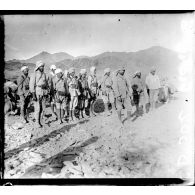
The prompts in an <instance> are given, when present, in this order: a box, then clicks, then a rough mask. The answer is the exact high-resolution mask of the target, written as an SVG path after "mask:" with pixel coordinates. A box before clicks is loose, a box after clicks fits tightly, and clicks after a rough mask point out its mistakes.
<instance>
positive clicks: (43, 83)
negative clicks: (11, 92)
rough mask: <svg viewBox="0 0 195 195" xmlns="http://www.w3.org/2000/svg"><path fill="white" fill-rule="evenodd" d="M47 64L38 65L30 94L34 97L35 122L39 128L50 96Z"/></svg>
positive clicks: (31, 82)
mask: <svg viewBox="0 0 195 195" xmlns="http://www.w3.org/2000/svg"><path fill="white" fill-rule="evenodd" d="M44 66H45V64H44V63H43V62H42V61H38V62H37V63H36V67H35V72H34V73H33V74H32V76H31V78H30V92H31V93H32V95H33V100H34V107H35V120H36V125H37V127H38V128H41V127H42V124H41V114H44V111H45V108H46V96H47V94H48V82H47V77H46V74H45V73H44Z"/></svg>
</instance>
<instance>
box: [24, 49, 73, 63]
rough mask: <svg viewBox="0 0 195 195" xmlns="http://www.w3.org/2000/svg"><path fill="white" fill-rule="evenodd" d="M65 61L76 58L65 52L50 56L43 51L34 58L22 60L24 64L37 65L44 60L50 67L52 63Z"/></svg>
mask: <svg viewBox="0 0 195 195" xmlns="http://www.w3.org/2000/svg"><path fill="white" fill-rule="evenodd" d="M65 59H74V57H73V56H71V55H69V54H67V53H65V52H59V53H54V54H50V53H48V52H46V51H43V52H41V53H39V54H37V55H36V56H33V57H32V58H29V59H27V60H22V62H25V63H34V64H35V63H36V62H37V61H39V60H42V61H44V62H45V64H46V65H50V64H52V63H56V62H59V61H62V60H65Z"/></svg>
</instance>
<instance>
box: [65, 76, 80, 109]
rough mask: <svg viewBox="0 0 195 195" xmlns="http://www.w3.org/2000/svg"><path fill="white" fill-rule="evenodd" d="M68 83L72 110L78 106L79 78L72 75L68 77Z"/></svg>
mask: <svg viewBox="0 0 195 195" xmlns="http://www.w3.org/2000/svg"><path fill="white" fill-rule="evenodd" d="M67 83H68V89H69V93H70V97H71V100H70V110H74V109H75V108H76V106H77V105H78V95H80V92H79V86H78V80H77V79H76V78H75V76H73V77H72V76H70V77H69V78H68V79H67Z"/></svg>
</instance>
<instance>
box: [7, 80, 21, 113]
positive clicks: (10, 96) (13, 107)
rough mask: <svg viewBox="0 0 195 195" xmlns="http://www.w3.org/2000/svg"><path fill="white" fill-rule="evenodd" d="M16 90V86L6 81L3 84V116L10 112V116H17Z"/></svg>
mask: <svg viewBox="0 0 195 195" xmlns="http://www.w3.org/2000/svg"><path fill="white" fill-rule="evenodd" d="M17 89H18V86H17V84H15V83H14V82H11V81H7V82H6V83H5V84H4V100H5V102H4V113H5V115H6V114H8V113H9V112H10V114H14V115H15V114H17V113H18V107H17V100H18V97H17V94H16V93H17Z"/></svg>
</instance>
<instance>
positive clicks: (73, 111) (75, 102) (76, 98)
mask: <svg viewBox="0 0 195 195" xmlns="http://www.w3.org/2000/svg"><path fill="white" fill-rule="evenodd" d="M77 105H78V96H74V97H73V109H72V116H73V117H72V118H73V120H77V118H76V117H75V108H76V107H77Z"/></svg>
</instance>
